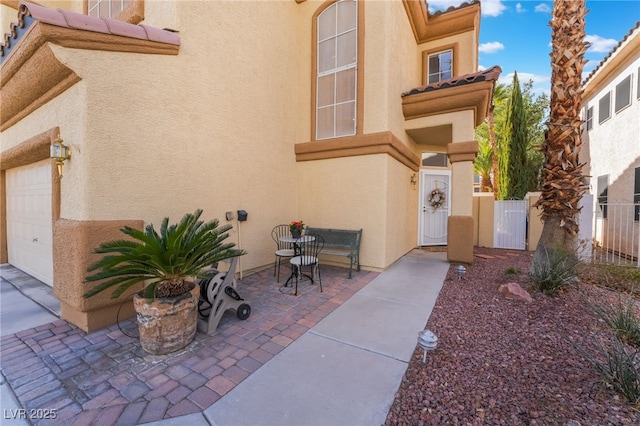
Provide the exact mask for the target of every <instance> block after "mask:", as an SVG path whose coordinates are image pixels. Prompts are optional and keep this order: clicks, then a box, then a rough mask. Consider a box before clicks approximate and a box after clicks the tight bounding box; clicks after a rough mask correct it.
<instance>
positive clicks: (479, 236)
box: [473, 192, 544, 251]
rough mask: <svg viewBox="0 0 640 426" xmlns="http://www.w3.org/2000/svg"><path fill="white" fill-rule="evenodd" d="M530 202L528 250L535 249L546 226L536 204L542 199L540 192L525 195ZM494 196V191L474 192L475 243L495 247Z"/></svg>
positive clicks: (480, 245)
mask: <svg viewBox="0 0 640 426" xmlns="http://www.w3.org/2000/svg"><path fill="white" fill-rule="evenodd" d="M525 199H526V200H527V201H528V202H529V212H528V217H529V224H528V229H527V250H529V251H535V249H536V247H538V241H540V236H541V235H542V227H543V226H544V224H543V222H542V220H541V219H540V213H541V211H540V209H538V208H536V207H535V204H536V203H537V202H538V200H539V199H540V193H539V192H529V193H527V195H526V196H525ZM494 202H495V201H494V198H493V193H492V192H480V193H475V194H473V223H474V227H475V235H474V245H476V246H479V247H493V234H494V214H495V213H494Z"/></svg>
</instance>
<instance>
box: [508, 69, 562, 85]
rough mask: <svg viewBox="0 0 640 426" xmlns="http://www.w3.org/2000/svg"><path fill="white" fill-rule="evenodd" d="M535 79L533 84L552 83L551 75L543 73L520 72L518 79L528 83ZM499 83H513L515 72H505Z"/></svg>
mask: <svg viewBox="0 0 640 426" xmlns="http://www.w3.org/2000/svg"><path fill="white" fill-rule="evenodd" d="M529 80H531V81H533V85H534V86H536V85H539V84H541V83H544V84H548V85H551V83H550V82H551V76H548V75H542V74H532V73H530V72H518V81H520V83H521V84H522V83H526V82H527V81H529ZM498 82H499V83H502V84H507V85H509V84H511V82H513V72H510V73H509V74H503V75H501V76H500V78H499V79H498Z"/></svg>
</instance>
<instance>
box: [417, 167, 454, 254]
mask: <svg viewBox="0 0 640 426" xmlns="http://www.w3.org/2000/svg"><path fill="white" fill-rule="evenodd" d="M427 175H440V176H443V175H444V176H447V178H448V184H447V195H446V196H447V218H448V217H449V216H451V170H449V169H442V170H436V169H421V170H420V183H419V187H418V236H417V240H418V247H425V245H424V244H423V243H422V235H423V234H424V232H423V231H424V215H423V214H422V213H423V207H424V205H423V202H422V201H423V200H424V197H423V192H424V191H425V179H426V176H427ZM446 231H447V233H448V229H447V230H446ZM445 235H446V233H445ZM445 245H446V244H445Z"/></svg>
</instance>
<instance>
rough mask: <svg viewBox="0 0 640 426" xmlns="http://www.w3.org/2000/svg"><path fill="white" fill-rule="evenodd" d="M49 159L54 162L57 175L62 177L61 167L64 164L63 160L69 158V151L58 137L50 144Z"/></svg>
mask: <svg viewBox="0 0 640 426" xmlns="http://www.w3.org/2000/svg"><path fill="white" fill-rule="evenodd" d="M50 157H51V158H53V159H54V160H56V165H57V166H58V175H59V176H60V177H62V165H63V164H64V160H68V159H70V158H71V150H70V149H69V147H68V146H66V145H65V144H64V141H63V140H62V139H60V136H58V137H57V138H56V140H55V141H53V143H52V144H51V151H50Z"/></svg>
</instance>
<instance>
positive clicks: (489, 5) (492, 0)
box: [480, 0, 507, 16]
mask: <svg viewBox="0 0 640 426" xmlns="http://www.w3.org/2000/svg"><path fill="white" fill-rule="evenodd" d="M481 2H482V4H481V5H480V10H481V11H482V15H483V16H500V15H502V12H504V10H505V9H506V8H507V6H505V5H504V4H502V0H481Z"/></svg>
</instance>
